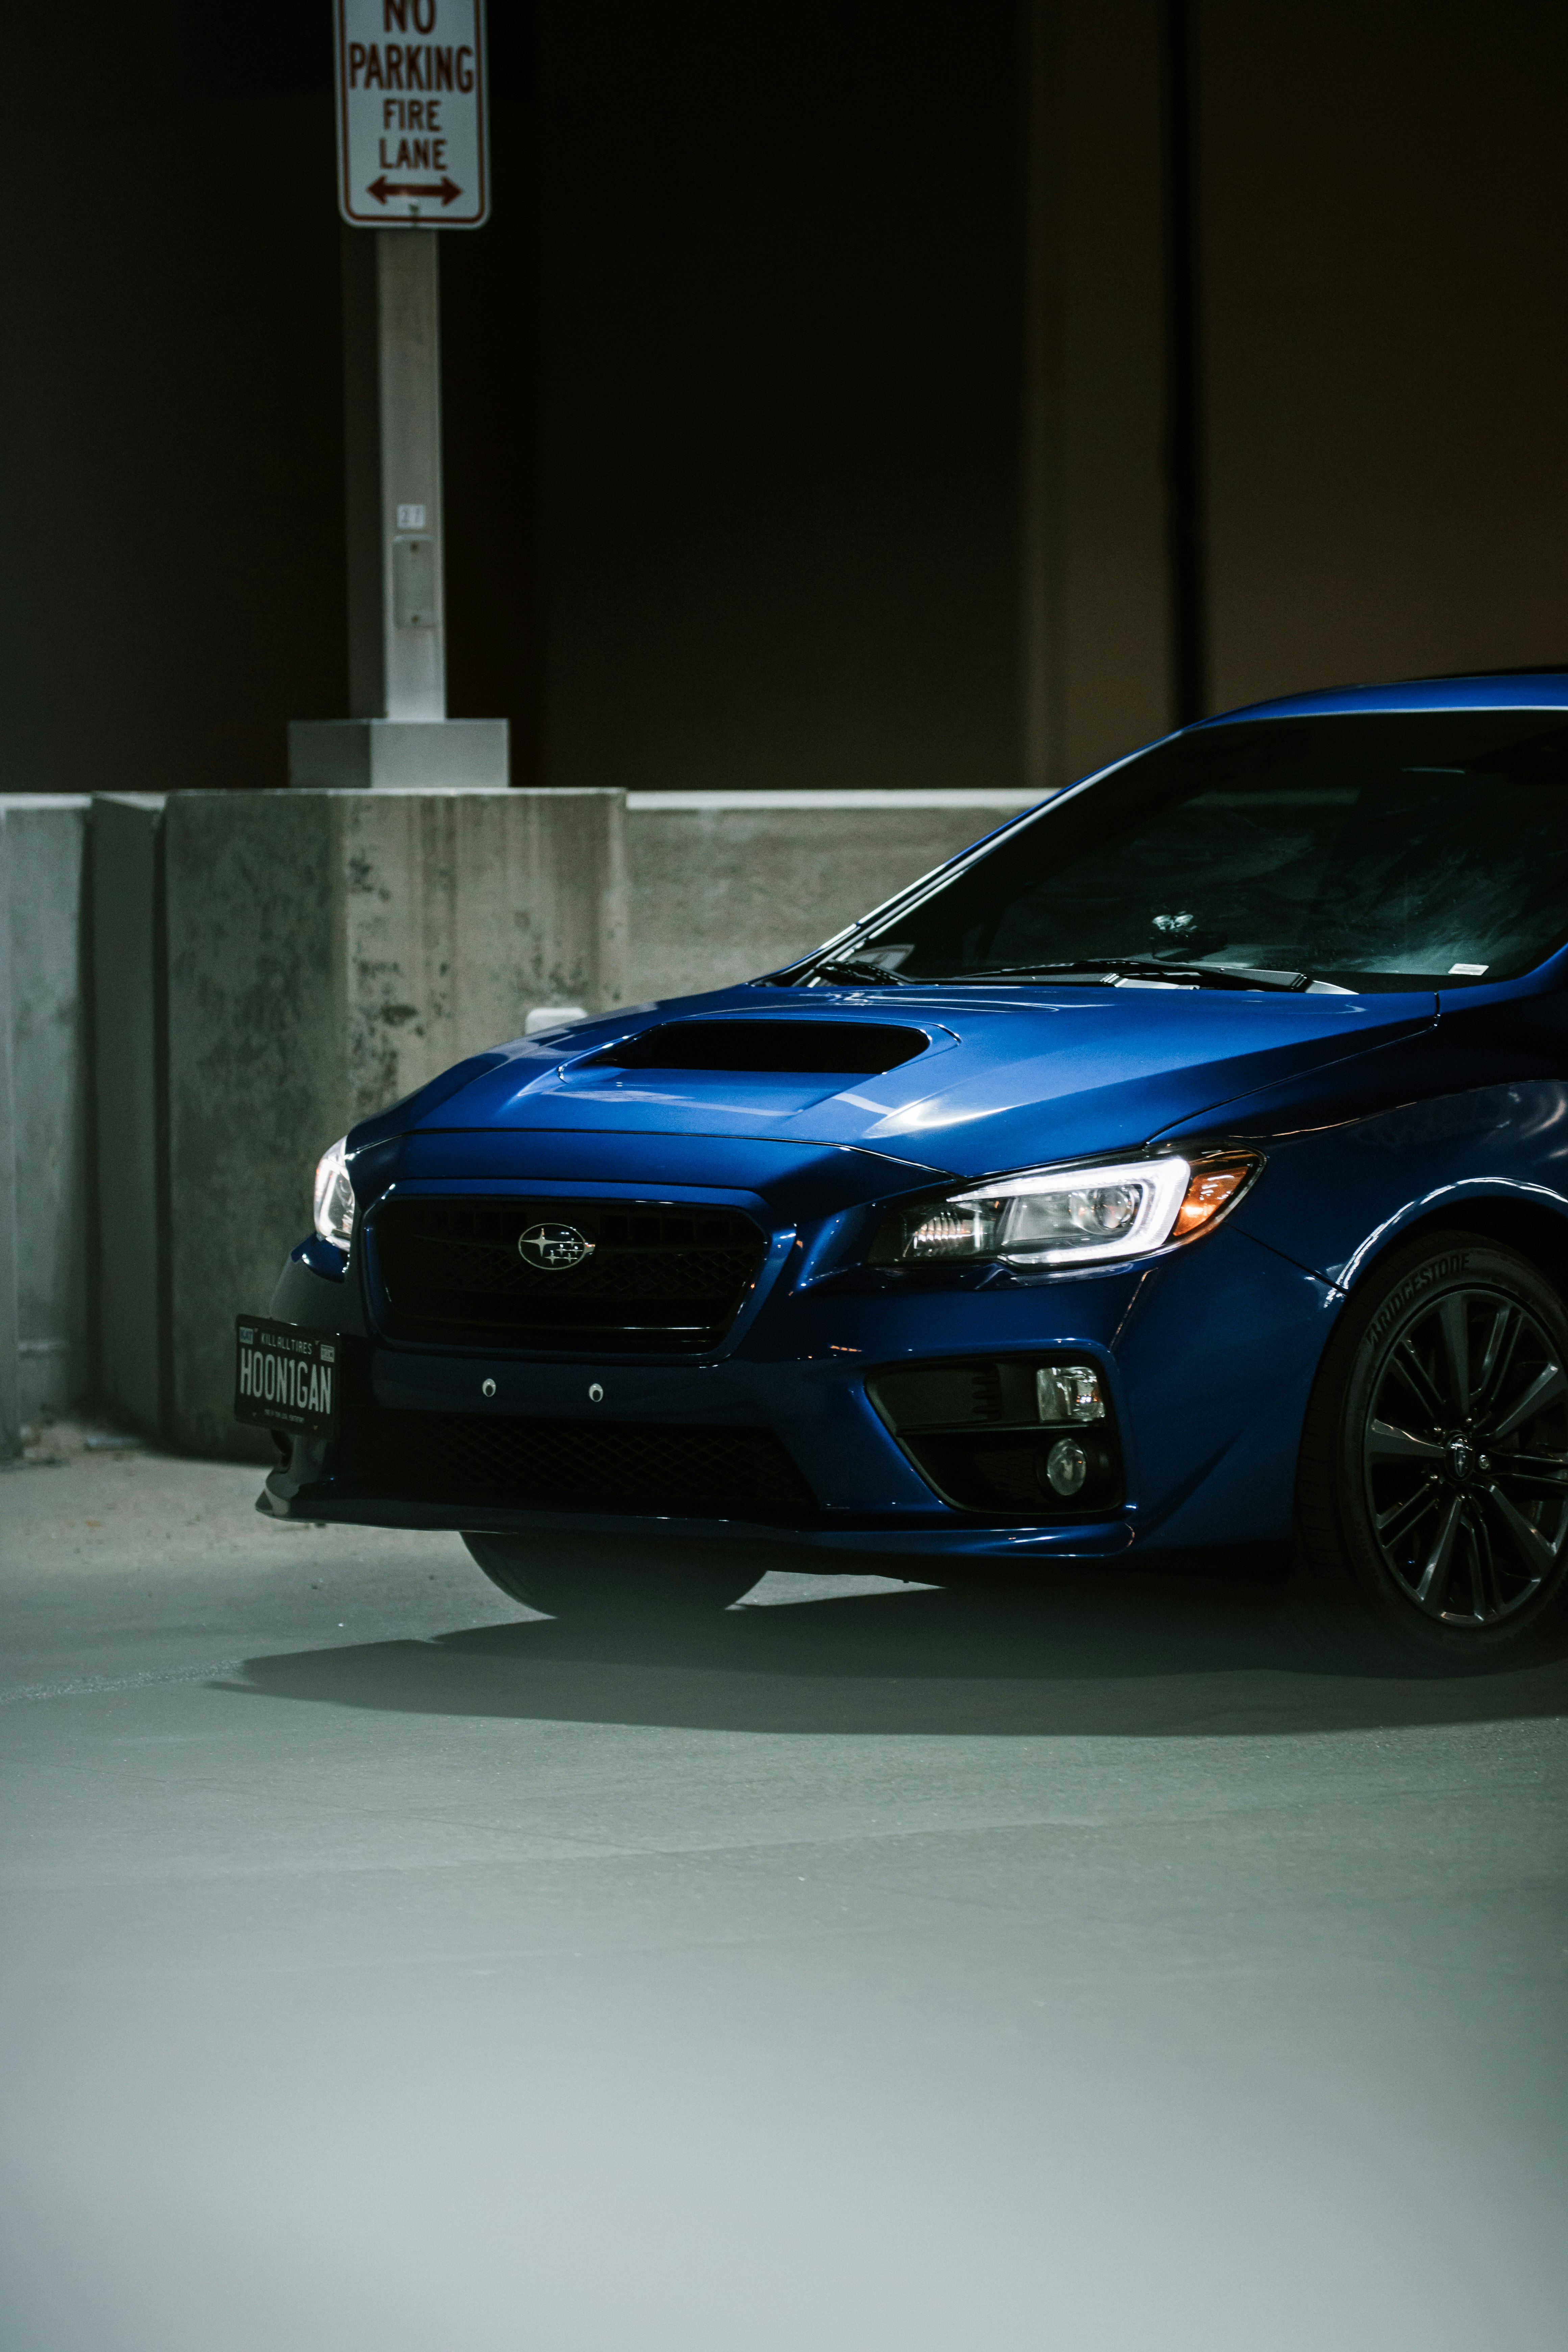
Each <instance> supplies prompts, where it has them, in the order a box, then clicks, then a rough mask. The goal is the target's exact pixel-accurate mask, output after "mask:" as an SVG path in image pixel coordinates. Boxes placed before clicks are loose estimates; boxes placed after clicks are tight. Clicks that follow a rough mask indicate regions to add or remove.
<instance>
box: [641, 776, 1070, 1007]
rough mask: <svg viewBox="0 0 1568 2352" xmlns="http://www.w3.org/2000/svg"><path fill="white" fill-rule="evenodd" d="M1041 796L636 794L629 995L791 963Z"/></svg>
mask: <svg viewBox="0 0 1568 2352" xmlns="http://www.w3.org/2000/svg"><path fill="white" fill-rule="evenodd" d="M1033 797H1036V796H1035V795H1026V794H1025V793H1022V792H1007V791H1002V790H998V791H994V792H985V791H972V792H966V791H957V790H955V791H950V792H943V791H941V790H936V789H933V790H931V791H926V792H837V793H835V792H815V793H814V792H800V793H790V792H740V793H627V794H626V850H627V864H628V866H629V870H630V877H631V942H632V944H631V967H630V984H631V989H632V992H633V993H634V994H635V995H636V996H637V998H639V999H640V998H644V997H661V996H684V995H688V994H695V993H697V992H699V991H700V990H702V989H708V988H731V987H733V986H734V984H735V983H736V982H738V981H742V980H750V979H752V978H754V976H755V975H756V974H757V973H758V972H763V971H773V970H774V969H776V968H777V967H778V966H779V965H780V964H785V963H789V962H790V961H793V959H794V958H795V957H796V956H800V955H805V954H806V953H808V952H809V950H811V949H812V948H814V947H818V946H820V945H821V943H822V941H823V940H828V939H831V938H832V937H833V935H834V933H835V932H836V931H839V930H842V929H843V928H844V926H845V924H846V923H850V922H853V921H854V920H855V919H856V917H857V916H859V915H864V914H866V913H868V911H869V909H870V908H873V907H875V906H877V905H879V903H880V901H881V900H882V899H884V898H891V897H892V895H893V893H894V891H895V890H900V889H902V888H903V887H904V886H905V884H906V883H910V882H915V881H918V880H919V878H920V877H921V875H922V874H924V873H927V872H929V871H930V869H931V867H932V866H940V865H941V864H942V862H943V861H944V860H945V859H946V858H949V857H952V856H953V855H954V854H955V853H956V852H957V851H958V850H960V849H963V848H964V847H965V846H966V845H968V844H969V843H970V842H971V841H973V840H975V839H976V838H977V837H978V836H979V835H982V834H984V833H989V832H991V831H992V830H993V829H994V827H995V826H996V825H999V824H1005V822H1006V820H1007V818H1008V817H1009V816H1012V815H1016V813H1017V811H1018V810H1019V809H1020V808H1024V807H1026V806H1027V805H1028V803H1029V800H1030V799H1031V798H1033Z"/></svg>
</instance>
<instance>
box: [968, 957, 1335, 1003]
mask: <svg viewBox="0 0 1568 2352" xmlns="http://www.w3.org/2000/svg"><path fill="white" fill-rule="evenodd" d="M1074 971H1103V972H1112V973H1114V974H1115V975H1116V977H1117V978H1118V979H1121V980H1168V981H1172V982H1174V983H1175V984H1176V985H1177V986H1178V987H1182V986H1184V987H1187V988H1275V989H1281V990H1283V991H1284V992H1286V993H1288V994H1290V995H1294V994H1296V993H1298V992H1300V990H1301V989H1303V988H1310V986H1311V984H1312V983H1311V981H1310V976H1309V975H1308V974H1307V973H1306V972H1304V971H1259V970H1258V968H1257V967H1256V966H1255V965H1253V964H1246V963H1224V964H1216V963H1162V962H1161V961H1159V959H1158V957H1156V956H1074V957H1073V958H1072V959H1071V961H1069V962H1067V963H999V964H993V965H991V966H989V967H988V968H986V969H984V970H982V971H955V972H952V973H950V974H949V978H950V980H954V981H962V980H1048V979H1053V978H1055V977H1057V976H1058V974H1065V973H1068V972H1074Z"/></svg>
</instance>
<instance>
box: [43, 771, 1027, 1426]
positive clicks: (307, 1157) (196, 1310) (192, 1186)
mask: <svg viewBox="0 0 1568 2352" xmlns="http://www.w3.org/2000/svg"><path fill="white" fill-rule="evenodd" d="M1024 805H1026V803H1025V802H1024V801H1023V799H1022V798H1021V796H1018V795H1015V794H1008V793H971V792H951V793H942V792H928V793H632V794H629V795H622V794H621V793H613V792H584V793H555V792H545V793H521V792H507V791H504V790H498V791H489V792H485V791H474V792H468V791H451V792H397V791H392V792H388V791H382V792H375V793H354V792H342V793H340V792H313V791H300V790H294V791H290V792H287V793H177V794H174V795H171V796H169V797H168V798H167V799H164V798H162V797H160V796H157V795H115V794H105V795H100V796H99V797H98V798H97V799H95V800H94V801H93V803H91V819H90V827H89V825H88V824H87V817H88V809H89V804H88V803H87V802H85V801H83V800H67V799H65V798H63V797H60V796H54V795H48V796H45V795H28V796H26V797H22V798H12V799H9V800H5V801H0V854H3V860H4V863H3V872H4V883H5V887H4V891H3V892H0V924H3V933H4V946H5V953H4V954H3V955H0V1332H3V1333H4V1334H5V1335H6V1339H5V1345H3V1346H0V1452H3V1451H4V1450H5V1449H6V1448H9V1449H10V1450H11V1451H12V1452H14V1451H15V1450H16V1431H17V1428H18V1425H19V1423H21V1422H22V1421H23V1420H24V1419H25V1418H26V1417H27V1416H28V1415H29V1414H31V1413H36V1412H37V1411H38V1409H39V1408H40V1407H41V1406H43V1405H47V1404H54V1405H56V1406H58V1405H62V1404H66V1403H68V1402H73V1401H74V1400H76V1399H78V1398H80V1397H82V1396H84V1395H86V1394H88V1393H89V1392H96V1393H97V1394H98V1395H99V1396H100V1397H101V1399H102V1400H103V1402H105V1403H106V1404H107V1405H109V1406H110V1409H111V1410H113V1411H114V1412H117V1413H119V1414H120V1415H121V1416H122V1417H123V1418H124V1419H125V1420H127V1421H129V1422H130V1423H132V1424H133V1425H135V1426H138V1427H141V1428H143V1429H146V1430H148V1431H150V1432H155V1433H161V1434H163V1436H165V1437H167V1438H169V1439H172V1440H173V1441H174V1442H175V1443H177V1444H182V1445H184V1446H188V1447H190V1448H191V1449H193V1450H195V1451H196V1452H200V1453H205V1454H236V1453H237V1452H244V1451H246V1450H247V1444H249V1442H248V1441H247V1438H246V1436H245V1434H244V1433H242V1432H240V1431H239V1430H238V1429H237V1426H236V1424H235V1423H233V1422H232V1421H231V1420H230V1417H229V1380H230V1365H229V1348H230V1329H231V1325H232V1320H233V1317H234V1315H235V1313H236V1312H237V1311H238V1310H239V1309H240V1308H243V1307H262V1306H264V1305H265V1302H266V1300H267V1298H268V1296H269V1295H270V1292H271V1288H272V1285H273V1281H274V1278H275V1276H276V1274H277V1270H278V1266H279V1263H280V1262H281V1259H282V1257H283V1255H284V1253H285V1252H286V1251H287V1250H288V1249H289V1247H290V1246H291V1244H293V1243H294V1242H295V1241H297V1240H298V1239H299V1237H300V1234H301V1233H303V1232H304V1231H305V1230H306V1229H307V1226H308V1223H309V1219H310V1172H311V1169H312V1167H313V1165H314V1162H315V1160H316V1158H317V1156H318V1155H319V1153H320V1152H321V1150H323V1149H324V1148H325V1146H326V1145H327V1144H329V1143H330V1142H331V1140H332V1139H333V1137H334V1136H336V1135H339V1134H341V1133H342V1131H343V1129H345V1128H346V1127H348V1126H349V1125H351V1124H352V1122H353V1120H354V1119H356V1118H360V1117H362V1116H363V1115H364V1114H365V1113H367V1112H370V1111H374V1110H379V1109H382V1108H384V1107H385V1106H386V1105H387V1104H388V1103H389V1102H392V1101H395V1100H396V1099H397V1098H398V1097H401V1096H403V1095H405V1094H407V1093H409V1092H411V1091H412V1090H413V1089H414V1088H415V1087H417V1086H419V1085H421V1084H423V1082H424V1081H425V1080H426V1078H428V1077H431V1076H435V1075H436V1074H437V1072H438V1071H440V1070H442V1069H444V1068H446V1067H447V1066H448V1065H449V1064H450V1063H452V1062H454V1061H456V1060H458V1059H459V1058H460V1057H461V1056H462V1055H465V1054H468V1053H472V1052H476V1051H479V1050H480V1049H482V1048H483V1047H485V1046H487V1045H493V1044H496V1043H497V1042H499V1041H500V1040H503V1039H505V1038H508V1037H510V1036H515V1035H516V1034H518V1033H519V1032H520V1031H521V1027H522V1025H523V1022H524V1019H525V1017H526V1015H527V1013H529V1011H530V1010H531V1008H532V1007H533V1006H535V1005H538V1004H570V1003H577V1004H582V1005H584V1006H586V1007H587V1008H588V1009H589V1010H592V1011H598V1010H600V1009H603V1008H606V1007H610V1006H613V1005H616V1004H618V1003H626V1002H627V1001H629V1000H630V999H632V998H633V997H634V996H635V998H636V999H637V1000H639V1001H641V1000H646V999H647V998H649V997H658V996H672V995H681V994H686V993H690V992H698V991H701V990H706V989H712V988H719V987H724V986H727V985H729V984H731V982H735V981H737V980H742V979H746V978H749V977H751V976H752V975H753V974H755V973H758V972H761V971H768V970H770V969H772V968H773V967H776V966H777V965H779V964H782V963H784V962H787V961H790V959H791V958H793V957H795V956H796V955H799V954H803V953H805V951H807V950H809V949H811V948H813V947H815V946H816V945H817V944H819V943H820V941H821V940H824V939H825V938H826V937H828V936H830V935H831V934H832V933H833V932H835V931H836V930H837V929H840V928H841V927H842V926H843V925H844V924H845V923H846V922H847V921H850V920H852V919H854V918H855V917H856V916H857V915H859V914H861V913H863V912H865V911H866V910H867V909H868V908H870V907H871V906H873V905H875V904H876V903H878V902H879V900H880V899H882V898H887V897H888V896H889V895H890V894H891V893H892V892H893V891H895V890H897V889H899V888H900V887H902V886H904V885H905V884H907V883H909V882H910V881H913V880H915V879H917V878H918V877H919V876H920V875H921V873H923V872H925V871H927V870H929V869H930V868H931V866H936V865H938V864H940V863H941V862H942V860H943V859H944V858H946V857H948V856H952V854H953V853H954V852H955V851H956V850H958V849H960V848H962V847H963V846H964V845H965V844H966V843H968V842H969V841H971V840H973V839H974V838H976V837H977V836H978V835H981V834H983V833H985V832H987V831H989V830H991V829H992V828H993V827H994V825H996V824H1000V823H1002V822H1003V821H1005V818H1006V817H1007V816H1008V815H1009V814H1012V813H1013V812H1014V811H1016V809H1017V808H1019V807H1022V806H1024ZM84 893H85V896H84ZM89 940H91V941H92V943H93V951H92V956H91V959H90V961H91V964H92V972H91V975H90V978H91V986H90V989H89V984H88V971H87V967H88V963H89V958H88V954H87V942H88V941H89ZM7 1008H8V1009H7ZM89 1041H90V1042H91V1045H92V1053H91V1055H90V1065H89ZM89 1066H90V1070H91V1079H90V1084H89ZM252 1450H255V1451H257V1452H258V1453H259V1451H260V1449H259V1448H254V1449H252Z"/></svg>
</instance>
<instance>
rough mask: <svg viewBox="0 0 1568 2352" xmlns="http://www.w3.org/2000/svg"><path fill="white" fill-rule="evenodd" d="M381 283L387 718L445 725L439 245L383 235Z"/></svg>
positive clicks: (395, 233) (398, 233) (390, 231)
mask: <svg viewBox="0 0 1568 2352" xmlns="http://www.w3.org/2000/svg"><path fill="white" fill-rule="evenodd" d="M375 282H376V311H377V346H378V351H377V357H378V360H379V363H380V364H379V374H380V378H381V384H380V392H381V399H380V411H381V414H380V425H381V432H380V436H379V437H380V442H381V497H380V501H379V506H380V512H379V515H378V517H377V520H378V523H379V526H380V528H379V530H378V534H377V536H378V539H379V542H380V546H379V553H380V558H381V563H380V571H381V578H380V581H379V583H378V586H379V590H380V594H379V597H378V600H377V601H378V603H379V605H380V620H381V635H382V645H383V648H384V652H383V676H384V681H385V687H384V714H383V715H384V716H385V717H386V718H388V719H445V717H446V716H447V635H446V626H445V621H444V616H443V612H442V599H443V593H444V589H445V579H446V574H445V567H444V564H443V561H442V544H441V278H440V254H439V240H438V239H437V237H435V236H432V235H431V234H430V232H429V231H428V230H427V229H406V228H382V229H377V230H376V232H375Z"/></svg>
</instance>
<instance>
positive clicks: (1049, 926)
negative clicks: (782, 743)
mask: <svg viewBox="0 0 1568 2352" xmlns="http://www.w3.org/2000/svg"><path fill="white" fill-rule="evenodd" d="M1565 818H1568V724H1564V722H1563V719H1562V718H1561V717H1559V716H1558V715H1557V714H1555V713H1546V712H1542V711H1539V710H1536V711H1519V710H1505V711H1495V710H1493V711H1462V712H1438V713H1422V714H1416V715H1411V714H1405V713H1400V714H1383V713H1380V714H1378V715H1376V716H1372V717H1331V718H1329V717H1325V718H1321V719H1251V720H1239V721H1236V722H1233V723H1230V724H1227V725H1225V726H1221V727H1215V728H1212V729H1209V730H1200V731H1198V732H1196V733H1194V734H1191V735H1187V736H1183V737H1181V738H1179V739H1177V740H1174V741H1172V742H1169V743H1165V744H1162V745H1159V746H1158V747H1156V749H1154V750H1153V751H1148V752H1145V753H1143V754H1142V756H1141V757H1139V758H1138V759H1135V760H1132V761H1129V762H1128V763H1127V764H1126V765H1125V766H1124V767H1121V768H1119V769H1117V770H1115V771H1114V772H1112V773H1111V774H1110V775H1109V776H1107V777H1106V778H1105V779H1104V780H1103V782H1100V783H1097V784H1092V785H1090V786H1089V787H1088V788H1087V789H1085V790H1084V791H1082V792H1079V793H1076V794H1074V795H1073V796H1072V797H1071V798H1069V799H1068V800H1066V801H1065V802H1063V803H1061V804H1060V805H1058V806H1057V807H1055V808H1047V810H1045V811H1044V812H1043V813H1042V814H1041V815H1040V816H1038V817H1037V818H1035V819H1033V820H1032V821H1031V822H1030V823H1029V824H1026V826H1024V827H1023V828H1022V829H1021V830H1020V831H1019V832H1017V833H1016V834H1015V835H1012V836H1011V837H1009V838H1008V839H1006V840H1005V841H1003V842H1001V843H999V844H998V845H997V846H996V848H995V849H994V850H993V851H992V852H991V853H990V854H989V855H988V856H984V857H983V858H981V859H980V860H978V861H977V862H976V864H975V865H973V866H971V867H970V868H969V869H968V870H967V871H966V872H964V873H963V874H961V875H959V876H958V877H955V878H954V879H953V880H952V881H951V882H949V883H948V884H946V885H945V886H943V887H939V888H938V889H936V890H934V891H933V892H932V893H931V895H930V896H929V897H927V898H925V899H924V900H923V901H921V902H920V903H918V905H917V906H916V907H914V908H911V909H910V910H908V911H906V912H905V913H903V914H901V915H900V916H898V917H897V918H896V919H893V920H892V921H890V922H884V923H881V924H879V925H878V926H876V927H875V928H874V929H869V930H868V931H867V933H866V934H865V935H864V936H863V938H862V939H861V940H859V941H858V942H857V943H856V944H855V945H854V946H852V947H850V948H847V949H844V950H841V952H844V953H847V954H861V955H865V954H867V953H868V952H870V953H871V954H872V955H873V956H874V958H875V960H876V961H880V962H883V963H884V964H885V965H886V966H887V967H888V968H889V970H892V971H897V972H898V973H899V975H900V978H902V979H907V980H915V979H936V978H952V977H953V976H955V975H958V974H961V973H965V974H973V973H978V972H983V971H986V970H989V969H992V968H995V967H1002V966H1008V965H1018V964H1032V963H1053V964H1055V963H1069V962H1070V961H1072V960H1073V959H1075V958H1078V957H1086V958H1095V957H1138V958H1148V957H1153V958H1156V959H1157V960H1159V961H1163V962H1178V963H1202V964H1209V965H1214V966H1225V965H1228V964H1235V965H1241V966H1247V965H1251V966H1258V967H1262V968H1265V969H1280V968H1285V969H1289V970H1294V971H1305V972H1307V973H1308V974H1309V975H1310V977H1311V978H1312V979H1314V980H1324V981H1328V982H1337V983H1338V984H1339V985H1340V986H1342V987H1350V988H1358V989H1360V988H1393V987H1398V986H1405V985H1411V984H1417V985H1419V984H1425V983H1426V982H1437V981H1438V980H1441V981H1443V982H1445V983H1446V984H1447V985H1448V986H1450V987H1451V986H1454V985H1456V984H1465V983H1467V982H1474V981H1476V980H1478V979H1487V980H1500V979H1506V978H1507V977H1509V976H1510V974H1513V973H1517V972H1521V971H1528V970H1530V968H1531V966H1532V965H1534V964H1536V963H1539V962H1540V961H1542V958H1543V957H1544V956H1546V955H1547V954H1549V953H1550V952H1551V950H1552V949H1553V948H1555V947H1557V946H1559V945H1560V944H1561V943H1562V942H1563V940H1564V938H1568V822H1565Z"/></svg>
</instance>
